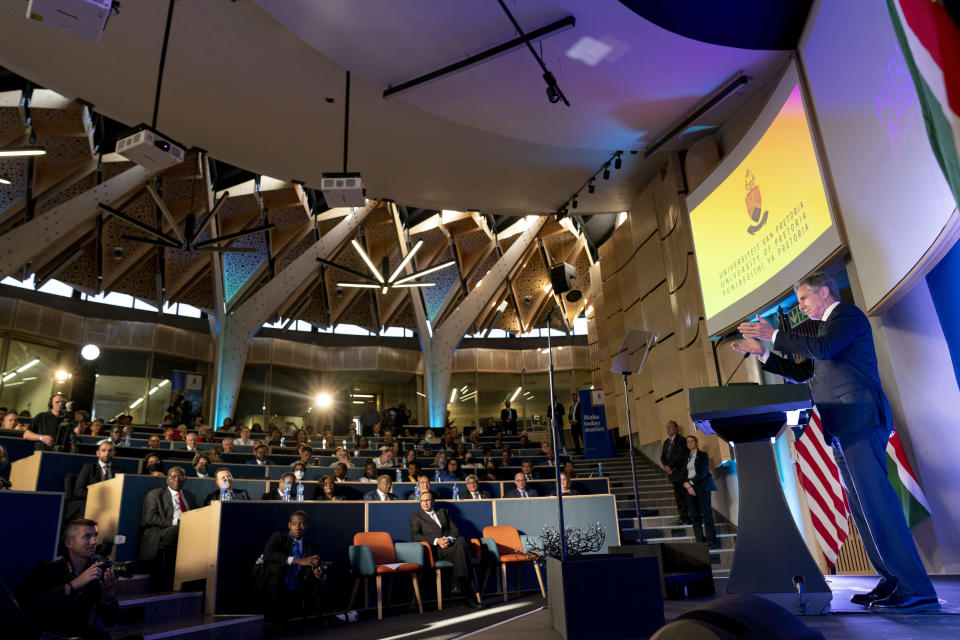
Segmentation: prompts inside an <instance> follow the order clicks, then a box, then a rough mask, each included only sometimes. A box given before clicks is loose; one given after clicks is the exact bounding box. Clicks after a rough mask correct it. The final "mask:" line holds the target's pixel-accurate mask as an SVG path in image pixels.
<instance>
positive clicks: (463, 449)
mask: <svg viewBox="0 0 960 640" xmlns="http://www.w3.org/2000/svg"><path fill="white" fill-rule="evenodd" d="M453 450H454V451H455V452H456V453H457V457H458V458H460V459H461V460H463V459H464V458H466V457H467V445H465V444H463V443H462V442H458V443H457V444H456V445H455V446H454V448H453Z"/></svg>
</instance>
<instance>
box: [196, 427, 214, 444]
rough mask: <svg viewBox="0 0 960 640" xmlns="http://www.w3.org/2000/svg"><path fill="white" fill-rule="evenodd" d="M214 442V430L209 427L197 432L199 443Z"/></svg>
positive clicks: (201, 428)
mask: <svg viewBox="0 0 960 640" xmlns="http://www.w3.org/2000/svg"><path fill="white" fill-rule="evenodd" d="M214 441H215V440H214V435H213V429H211V428H210V427H209V426H208V425H203V426H202V427H200V430H199V431H198V432H197V442H206V443H211V442H214Z"/></svg>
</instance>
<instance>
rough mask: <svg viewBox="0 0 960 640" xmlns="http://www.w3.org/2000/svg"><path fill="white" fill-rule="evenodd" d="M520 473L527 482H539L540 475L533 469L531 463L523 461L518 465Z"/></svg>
mask: <svg viewBox="0 0 960 640" xmlns="http://www.w3.org/2000/svg"><path fill="white" fill-rule="evenodd" d="M520 472H521V473H522V474H523V475H524V476H526V478H527V480H539V479H540V474H539V473H537V472H536V471H535V470H534V468H533V461H531V460H524V461H523V462H521V463H520Z"/></svg>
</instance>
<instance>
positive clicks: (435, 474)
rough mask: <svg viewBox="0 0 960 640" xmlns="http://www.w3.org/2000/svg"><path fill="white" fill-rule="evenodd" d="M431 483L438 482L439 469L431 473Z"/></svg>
mask: <svg viewBox="0 0 960 640" xmlns="http://www.w3.org/2000/svg"><path fill="white" fill-rule="evenodd" d="M433 481H434V482H440V469H439V468H438V469H437V470H436V471H434V472H433Z"/></svg>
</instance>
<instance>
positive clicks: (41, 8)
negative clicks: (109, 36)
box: [27, 0, 113, 42]
mask: <svg viewBox="0 0 960 640" xmlns="http://www.w3.org/2000/svg"><path fill="white" fill-rule="evenodd" d="M112 5H113V0H30V2H29V4H27V18H29V19H30V20H36V21H37V22H40V23H42V24H45V25H47V26H48V27H53V28H54V29H59V30H60V31H64V32H66V33H69V34H72V35H75V36H79V37H81V38H83V39H84V40H89V41H90V42H97V41H98V40H100V34H101V33H103V28H104V27H105V26H106V25H107V18H109V17H110V7H111V6H112Z"/></svg>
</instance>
